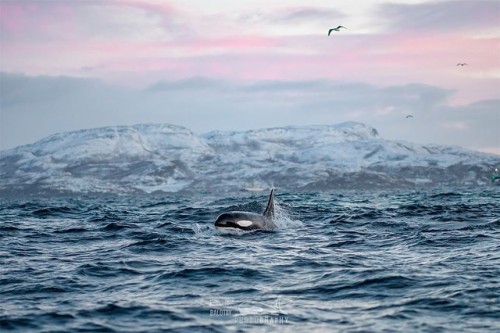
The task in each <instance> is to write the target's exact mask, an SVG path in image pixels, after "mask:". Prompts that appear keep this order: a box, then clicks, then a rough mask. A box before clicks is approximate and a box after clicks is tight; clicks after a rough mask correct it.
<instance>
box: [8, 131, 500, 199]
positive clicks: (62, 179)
mask: <svg viewBox="0 0 500 333" xmlns="http://www.w3.org/2000/svg"><path fill="white" fill-rule="evenodd" d="M498 165H500V156H498V155H491V154H484V153H479V152H475V151H471V150H466V149H463V148H460V147H449V146H439V145H421V144H414V143H407V142H399V141H389V140H384V139H383V138H381V137H380V136H379V134H378V132H377V131H376V130H375V129H374V128H371V127H369V126H367V125H364V124H361V123H355V122H347V123H342V124H337V125H325V126H300V127H299V126H287V127H279V128H267V129H260V130H252V131H246V132H221V131H214V132H210V133H206V134H204V135H201V136H198V135H196V134H194V133H193V132H191V131H190V130H188V129H186V128H183V127H179V126H174V125H159V124H149V125H135V126H129V127H127V126H118V127H104V128H96V129H90V130H81V131H75V132H68V133H61V134H56V135H52V136H49V137H47V138H45V139H43V140H40V141H38V142H36V143H34V144H30V145H24V146H19V147H17V148H14V149H11V150H6V151H2V152H0V193H2V194H7V195H9V194H19V193H31V194H40V193H50V192H55V193H57V192H61V193H67V192H77V193H118V194H124V193H137V192H139V193H152V192H157V191H161V192H179V191H198V192H199V191H234V190H241V189H247V190H261V189H262V190H264V189H266V190H267V189H268V188H269V187H271V186H275V187H278V188H280V189H290V190H315V189H335V188H373V187H393V186H398V187H400V186H429V185H431V186H436V185H452V186H456V185H458V186H461V185H486V184H488V183H489V176H490V175H491V170H493V169H494V167H495V166H498Z"/></svg>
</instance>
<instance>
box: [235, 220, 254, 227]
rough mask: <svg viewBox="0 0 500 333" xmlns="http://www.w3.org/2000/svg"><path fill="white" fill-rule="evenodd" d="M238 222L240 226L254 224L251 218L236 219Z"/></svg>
mask: <svg viewBox="0 0 500 333" xmlns="http://www.w3.org/2000/svg"><path fill="white" fill-rule="evenodd" d="M236 224H237V225H239V226H240V227H249V226H251V225H252V224H253V222H252V221H249V220H240V221H236Z"/></svg>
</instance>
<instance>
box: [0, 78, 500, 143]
mask: <svg viewBox="0 0 500 333" xmlns="http://www.w3.org/2000/svg"><path fill="white" fill-rule="evenodd" d="M0 78H1V80H0V100H1V103H2V107H1V108H0V117H1V120H2V121H1V122H0V149H7V148H10V147H13V146H15V145H19V144H26V143H30V142H33V141H36V140H38V139H41V138H42V137H44V136H47V135H49V134H53V133H57V132H63V131H69V130H77V129H81V128H91V127H101V126H108V125H132V124H137V123H146V122H149V123H171V124H176V125H181V126H185V127H187V128H190V129H191V130H193V131H195V132H199V133H202V132H208V131H211V130H216V129H219V130H247V129H252V128H263V127H274V126H285V125H312V124H334V123H339V122H343V121H349V120H354V121H360V122H364V123H366V124H368V125H371V126H374V127H375V128H377V129H378V130H379V132H380V133H381V135H382V136H383V137H386V138H388V139H404V140H407V141H415V142H421V143H441V144H456V145H461V146H464V147H469V148H479V147H494V146H495V145H498V144H500V143H499V142H498V135H497V132H498V125H499V124H498V119H499V112H498V110H499V107H500V100H484V101H478V102H476V103H472V104H470V105H464V106H451V105H448V104H447V99H448V97H449V96H451V95H452V94H453V91H451V90H448V89H444V88H441V87H436V86H430V85H424V84H408V85H400V86H398V85H395V86H389V87H378V86H375V85H370V84H366V83H362V82H352V83H345V82H336V81H328V80H304V81H292V82H288V81H258V82H247V83H244V82H234V81H223V80H213V79H210V78H203V77H194V78H187V79H184V80H163V81H160V82H158V83H157V84H154V85H151V86H150V87H149V88H148V89H146V90H133V89H126V88H124V87H118V86H112V85H108V84H105V83H103V82H101V81H98V80H89V79H83V78H70V77H46V76H39V77H30V76H27V75H18V74H9V73H0ZM408 113H411V114H413V115H414V118H413V119H411V120H408V119H406V118H405V116H406V115H407V114H408Z"/></svg>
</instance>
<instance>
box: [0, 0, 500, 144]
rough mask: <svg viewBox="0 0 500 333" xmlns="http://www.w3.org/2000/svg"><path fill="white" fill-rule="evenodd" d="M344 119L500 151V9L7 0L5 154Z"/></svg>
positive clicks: (3, 0)
mask: <svg viewBox="0 0 500 333" xmlns="http://www.w3.org/2000/svg"><path fill="white" fill-rule="evenodd" d="M338 25H342V26H345V27H346V29H340V30H339V31H334V32H333V33H332V34H331V36H328V35H327V33H328V30H329V29H330V28H333V27H336V26H338ZM457 63H467V65H466V66H457ZM408 115H412V116H413V117H408V118H407V116H408ZM344 121H357V122H362V123H365V124H367V125H369V126H373V127H375V128H376V129H377V130H378V132H379V133H380V135H381V136H382V137H383V138H386V139H390V140H403V141H411V142H417V143H423V144H427V143H435V144H444V145H458V146H462V147H466V148H470V149H474V150H480V151H484V152H490V153H496V154H500V1H498V0H491V1H490V0H458V1H417V0H405V1H402V0H401V1H397V0H395V1H394V0H393V1H390V2H389V1H387V2H385V1H384V0H356V1H347V0H309V1H296V0H286V1H285V0H283V1H279V2H278V1H275V2H271V1H268V0H246V1H234V0H211V1H205V0H165V1H155V0H73V1H68V0H65V1H63V0H36V1H35V0H0V150H4V149H10V148H13V147H15V146H17V145H21V144H28V143H32V142H35V141H37V140H39V139H41V138H43V137H45V136H48V135H51V134H54V133H58V132H65V131H72V130H78V129H83V128H94V127H102V126H115V125H132V124H138V123H170V124H175V125H180V126H184V127H187V128H189V129H191V130H192V131H194V132H196V133H200V134H201V133H205V132H208V131H212V130H234V131H240V130H248V129H256V128H267V127H277V126H287V125H296V126H297V125H298V126H300V125H322V124H337V123H341V122H344Z"/></svg>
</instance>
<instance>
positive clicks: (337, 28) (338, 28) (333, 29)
mask: <svg viewBox="0 0 500 333" xmlns="http://www.w3.org/2000/svg"><path fill="white" fill-rule="evenodd" d="M340 28H344V29H347V28H346V27H344V26H341V25H339V26H338V27H336V28H331V29H330V30H328V36H330V34H331V33H332V31H340Z"/></svg>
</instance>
